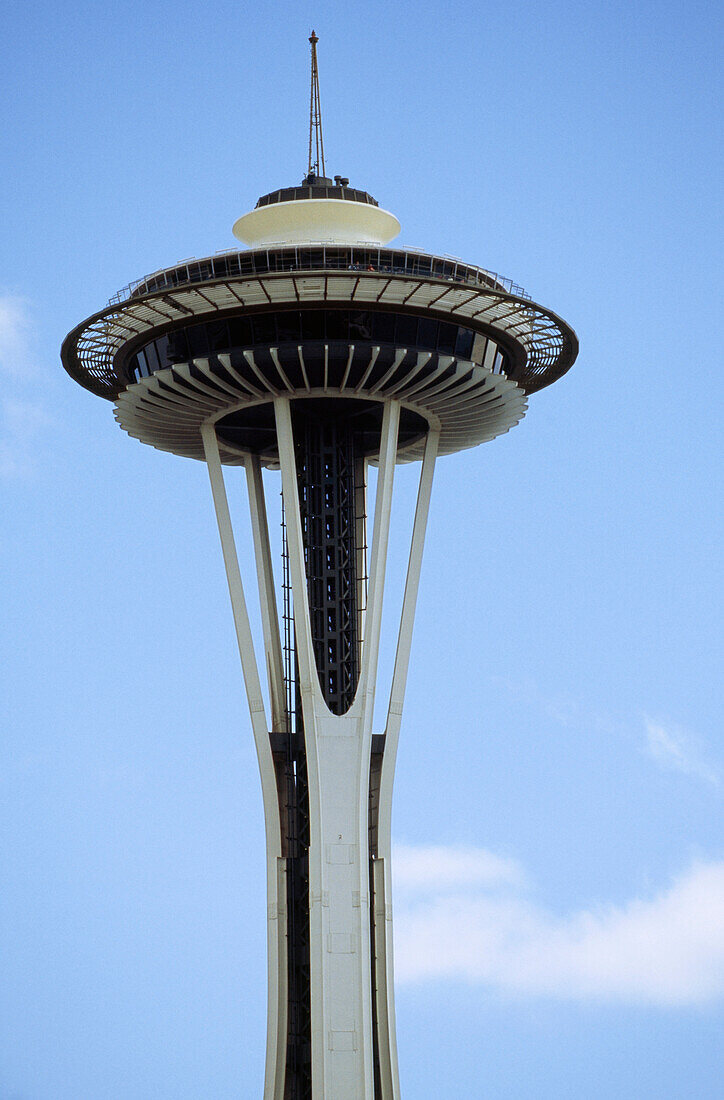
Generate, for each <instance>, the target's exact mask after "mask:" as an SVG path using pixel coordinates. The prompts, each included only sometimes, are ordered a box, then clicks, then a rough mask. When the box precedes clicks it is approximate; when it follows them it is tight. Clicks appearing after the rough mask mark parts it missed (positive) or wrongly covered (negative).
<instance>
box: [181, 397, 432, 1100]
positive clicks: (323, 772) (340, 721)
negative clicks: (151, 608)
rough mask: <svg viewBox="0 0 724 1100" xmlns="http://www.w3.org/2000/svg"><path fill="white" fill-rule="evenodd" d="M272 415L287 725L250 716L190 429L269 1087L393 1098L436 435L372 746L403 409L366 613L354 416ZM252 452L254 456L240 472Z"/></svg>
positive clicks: (244, 634)
mask: <svg viewBox="0 0 724 1100" xmlns="http://www.w3.org/2000/svg"><path fill="white" fill-rule="evenodd" d="M360 407H361V406H360ZM274 414H275V426H276V437H277V444H278V454H279V463H280V467H281V477H282V494H283V502H284V514H285V523H286V544H287V545H286V555H287V559H286V560H287V575H288V588H289V590H290V592H291V603H292V612H293V629H294V643H293V646H291V647H290V646H287V651H288V652H287V677H286V685H287V699H286V703H285V706H284V727H285V728H284V729H278V730H274V729H271V730H270V731H268V732H267V730H266V729H265V724H264V721H263V720H262V716H261V714H260V711H259V703H260V699H259V697H258V696H257V694H256V692H257V691H258V688H259V683H260V680H259V676H258V672H257V670H256V664H255V658H254V652H253V647H252V646H251V633H250V629H249V627H248V615H247V612H246V604H245V602H244V595H243V591H242V590H241V585H240V575H239V571H238V565H237V564H236V551H235V548H234V545H233V534H232V532H231V524H230V520H229V518H228V506H227V504H226V494H225V490H224V485H223V474H222V467H221V463H220V461H219V450H218V440H217V438H216V430H215V428H214V427H213V425H209V426H207V427H206V428H205V429H204V435H203V441H204V447H205V452H206V458H207V462H208V466H209V473H210V477H211V484H212V490H213V492H214V501H215V505H216V511H217V519H218V523H219V531H220V534H221V539H222V549H223V551H224V559H225V564H226V568H227V576H228V579H229V590H230V593H231V598H232V607H233V610H234V617H235V621H236V624H237V637H238V639H239V645H240V652H241V656H242V666H243V669H244V675H245V681H246V685H247V694H248V697H249V706H250V712H251V714H252V724H253V727H254V731H255V736H258V739H257V749H258V751H259V758H260V765H261V770H262V789H263V793H264V803H265V814H266V818H267V865H268V874H269V883H268V896H269V960H270V973H269V978H270V982H269V987H270V1000H269V1031H268V1049H267V1073H266V1087H265V1097H266V1098H267V1100H306V1098H307V1097H314V1098H322V1097H334V1098H335V1100H395V1098H396V1097H398V1096H399V1088H398V1084H397V1059H396V1051H395V1038H394V1006H393V998H392V982H391V973H392V958H391V937H390V930H391V924H390V921H391V910H390V884H389V855H390V836H389V818H390V814H389V809H390V807H389V805H388V803H391V796H392V771H393V770H394V755H395V753H394V749H395V746H396V737H397V733H398V732H399V715H400V714H401V699H402V695H403V694H404V679H405V674H406V668H407V656H406V654H409V643H410V636H411V626H412V617H413V615H414V598H415V593H416V584H417V581H416V578H417V577H418V576H419V568H420V563H421V546H422V540H423V538H424V522H425V517H426V515H427V504H428V501H429V488H430V483H431V469H432V464H433V463H434V454H435V450H436V447H437V436H436V433H434V432H431V433H430V434H429V436H428V441H427V444H426V461H425V462H423V473H424V478H423V481H422V482H421V496H420V500H421V503H420V504H419V506H418V517H417V521H416V525H415V530H414V532H413V547H412V551H411V558H410V576H411V577H412V581H411V582H410V580H409V578H408V588H407V590H406V596H405V600H404V604H403V617H402V623H401V627H400V640H399V645H398V655H397V658H396V663H395V672H394V676H393V681H394V684H395V693H396V694H395V699H396V700H397V701H396V702H395V703H394V706H393V704H392V702H391V706H390V711H389V714H388V723H387V725H388V730H387V731H386V733H385V734H384V735H379V736H377V737H376V738H374V742H375V743H374V751H373V735H372V714H373V707H374V699H375V680H376V671H377V658H378V652H379V638H380V626H381V615H382V596H383V590H384V581H385V569H386V558H387V543H388V538H389V529H390V517H391V509H392V488H393V477H394V467H395V460H396V457H397V445H398V428H399V422H400V405H399V402H397V401H394V400H389V401H386V402H385V403H384V406H383V416H382V426H381V429H380V434H379V475H378V481H377V490H376V495H375V516H374V525H373V535H372V546H371V552H370V575H369V585H368V594H367V600H366V607H364V610H363V607H362V604H361V602H360V593H361V592H362V591H363V589H364V557H365V555H364V535H363V532H364V523H363V514H364V513H363V511H362V514H360V509H362V510H363V507H364V505H363V502H364V482H363V469H364V458H363V457H362V448H361V443H360V441H359V439H356V438H355V436H356V432H355V427H354V416H353V415H350V413H349V412H348V411H347V412H345V413H344V414H343V415H341V414H339V413H338V414H337V415H328V414H327V413H326V412H325V411H324V407H323V406H322V407H321V411H320V408H319V407H318V408H317V410H316V411H314V410H313V409H312V406H311V403H310V406H309V407H308V408H307V409H305V410H304V411H303V413H301V414H300V413H299V412H298V411H294V410H293V409H292V404H291V402H290V400H289V398H286V397H278V398H276V399H275V401H274ZM253 463H254V460H253V459H251V458H250V459H249V466H251V465H253ZM249 466H248V467H247V469H249ZM257 466H258V463H257ZM361 478H362V481H361V480H360V479H361ZM248 483H249V486H250V499H252V498H253V497H256V500H254V499H252V527H253V530H254V537H255V548H256V553H257V566H258V574H259V578H260V596H261V603H262V619H263V622H264V629H265V644H266V647H267V655H268V665H269V668H270V681H269V682H270V696H271V698H272V713H274V712H275V710H276V711H277V713H278V712H279V700H278V698H277V702H276V704H275V702H274V692H275V685H277V681H278V677H276V675H275V674H273V670H272V666H273V664H274V663H275V658H274V654H275V653H277V654H278V653H279V652H280V651H281V642H280V641H279V640H278V635H277V640H275V638H274V637H273V635H274V632H275V630H276V631H277V632H278V625H277V623H276V621H275V620H276V616H275V614H274V613H273V609H272V607H271V605H270V594H269V586H268V580H269V577H268V573H269V568H270V566H269V563H270V554H269V546H268V525H266V524H260V523H259V522H258V514H259V512H260V508H261V507H262V506H263V500H262V499H261V497H260V492H262V490H261V489H260V479H259V482H258V484H257V483H256V482H255V480H254V478H249V479H248ZM255 486H256V487H255ZM255 514H256V516H257V521H256V522H255V521H254V516H255ZM265 531H266V532H267V533H266V535H265V533H264V532H265ZM289 636H291V635H289ZM270 654H271V658H270ZM292 662H293V674H294V690H293V691H291V692H290V691H289V690H288V689H289V682H290V677H291V673H292ZM277 687H278V685H277ZM277 695H278V691H277ZM290 699H292V700H293V707H292V709H291V710H290V709H289V700H290ZM388 739H389V742H390V745H391V751H390V755H389V757H387V750H386V745H387V742H388ZM270 764H271V768H270V767H269V765H270ZM272 777H273V778H272Z"/></svg>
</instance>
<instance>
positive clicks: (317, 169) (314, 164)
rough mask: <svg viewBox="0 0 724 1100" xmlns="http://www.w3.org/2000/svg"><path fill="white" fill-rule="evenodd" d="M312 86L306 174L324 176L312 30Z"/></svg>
mask: <svg viewBox="0 0 724 1100" xmlns="http://www.w3.org/2000/svg"><path fill="white" fill-rule="evenodd" d="M309 41H310V43H311V46H312V86H311V92H310V96H309V164H308V166H307V175H309V176H324V175H326V172H325V168H324V141H323V140H322V108H321V105H320V102H319V69H318V68H317V42H319V39H318V38H317V36H316V34H315V33H314V31H312V34H311V37H310V39H309Z"/></svg>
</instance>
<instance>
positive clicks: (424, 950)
mask: <svg viewBox="0 0 724 1100" xmlns="http://www.w3.org/2000/svg"><path fill="white" fill-rule="evenodd" d="M464 852H467V853H468V855H469V857H470V863H469V867H468V871H469V874H466V869H465V866H464V858H463V853H464ZM426 853H429V854H430V855H429V860H428V857H427V855H426ZM450 859H451V865H452V866H453V867H455V871H454V873H451V874H450V875H447V876H446V873H445V872H443V873H442V877H441V875H440V868H441V866H442V865H443V864H444V863H445V849H442V848H431V849H425V848H421V849H411V848H402V849H397V850H396V852H395V859H394V861H393V868H394V869H393V878H394V884H395V899H394V900H395V973H396V977H397V979H398V981H400V982H406V983H410V982H420V981H425V980H433V979H447V980H460V981H465V982H468V983H470V982H472V983H477V984H480V985H483V986H486V987H488V988H491V989H494V990H497V991H499V992H503V993H508V994H510V993H514V994H518V995H524V996H545V997H554V998H559V999H567V1000H587V1001H608V1002H615V1003H630V1004H651V1005H660V1006H676V1005H691V1004H699V1003H703V1002H706V1001H711V1000H714V999H717V998H721V997H724V862H712V863H708V864H707V863H700V864H696V865H694V866H693V867H692V868H691V869H690V870H689V871H688V872H687V873H686V874H684V875H682V876H681V877H680V878H679V879H677V880H676V881H675V882H674V883H673V884H672V885H671V886H670V887H669V888H668V889H666V890H664V891H662V892H661V893H659V894H658V895H657V896H655V897H650V898H634V899H632V900H631V901H629V902H627V903H626V904H624V905H619V906H616V905H600V906H595V907H593V908H590V909H581V910H578V911H574V912H572V913H569V914H567V915H564V916H560V915H557V914H554V913H552V912H549V911H548V910H547V909H545V908H544V907H543V906H541V905H539V904H536V903H535V902H534V901H533V900H531V899H530V898H529V897H528V896H526V894H525V892H524V890H523V889H522V887H521V885H520V884H521V883H522V881H523V876H522V873H521V872H520V870H518V872H517V877H511V875H509V874H506V873H505V872H502V873H500V874H497V875H496V874H493V875H492V876H491V877H487V878H486V876H485V875H484V874H481V871H480V868H484V867H486V866H489V867H491V868H495V867H496V866H498V865H500V867H501V869H502V868H505V867H510V868H512V867H515V866H516V865H515V864H513V863H511V862H510V861H508V860H500V861H499V860H498V857H496V856H494V855H492V854H491V853H488V852H485V851H482V850H476V849H456V848H453V849H450ZM426 862H427V866H428V868H429V875H428V877H427V882H426V883H425V881H424V875H423V874H421V870H420V869H421V868H423V867H424V866H425V865H426ZM410 867H411V868H412V869H410ZM410 882H411V883H412V884H413V886H412V888H410V886H409V883H410ZM451 887H452V888H451Z"/></svg>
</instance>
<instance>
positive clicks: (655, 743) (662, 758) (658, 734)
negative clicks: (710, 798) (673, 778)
mask: <svg viewBox="0 0 724 1100" xmlns="http://www.w3.org/2000/svg"><path fill="white" fill-rule="evenodd" d="M644 721H645V726H646V751H647V752H648V754H649V756H651V757H652V758H653V759H654V760H655V761H656V763H657V764H658V765H659V766H660V767H662V768H664V769H666V770H667V771H677V772H683V773H684V775H692V776H695V777H696V778H697V779H703V780H704V781H705V782H707V783H711V784H712V786H714V787H719V786H720V785H721V777H720V775H719V773H718V772H717V771H716V770H715V769H714V768H712V767H710V766H709V764H707V763H706V761H705V760H704V759H703V758H702V755H701V750H700V749H699V747H698V745H697V744H696V742H695V740H694V738H693V737H692V736H691V734H688V733H685V732H684V731H683V730H681V729H678V728H676V727H675V726H672V725H670V724H667V725H666V726H664V725H662V724H661V723H660V722H654V721H652V720H651V719H650V718H646V719H645V720H644Z"/></svg>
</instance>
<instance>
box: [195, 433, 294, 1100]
mask: <svg viewBox="0 0 724 1100" xmlns="http://www.w3.org/2000/svg"><path fill="white" fill-rule="evenodd" d="M201 438H202V441H203V445H204V454H205V457H206V464H207V466H208V470H209V479H210V481H211V492H212V495H213V499H214V508H215V510H216V519H217V523H218V526H219V536H220V538H221V549H222V553H223V557H224V566H225V568H226V578H227V581H228V585H229V595H230V597H231V607H232V612H233V616H234V625H235V627H236V638H237V642H238V645H239V656H240V657H241V667H242V672H243V676H244V683H245V686H246V694H247V699H248V702H249V713H250V715H251V727H252V733H253V735H254V743H255V745H256V753H257V759H258V762H259V772H260V775H261V787H262V798H263V803H264V820H265V828H266V859H267V915H268V920H267V968H268V981H269V991H268V1002H267V1047H266V1066H265V1084H264V1100H283V1086H284V1063H285V1058H286V1031H287V972H286V946H285V937H286V922H285V919H284V917H285V912H286V885H285V880H284V872H283V864H282V862H281V855H282V851H281V830H280V822H279V805H278V802H277V788H276V779H275V774H274V761H273V758H272V753H271V744H270V741H269V730H268V727H267V721H266V714H265V711H264V700H263V697H262V691H261V681H260V679H259V669H258V666H257V662H256V654H255V652H254V641H253V638H252V633H251V624H250V623H249V615H248V612H247V606H246V599H245V597H244V587H243V584H242V580H241V572H240V570H239V559H238V556H237V553H236V544H235V541H234V532H233V528H232V524H231V516H230V514H229V503H228V500H227V496H226V488H225V486H224V475H223V471H222V467H221V459H220V456H219V444H218V440H217V438H216V429H215V428H214V426H213V424H210V423H207V424H204V425H203V426H202V428H201Z"/></svg>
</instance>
